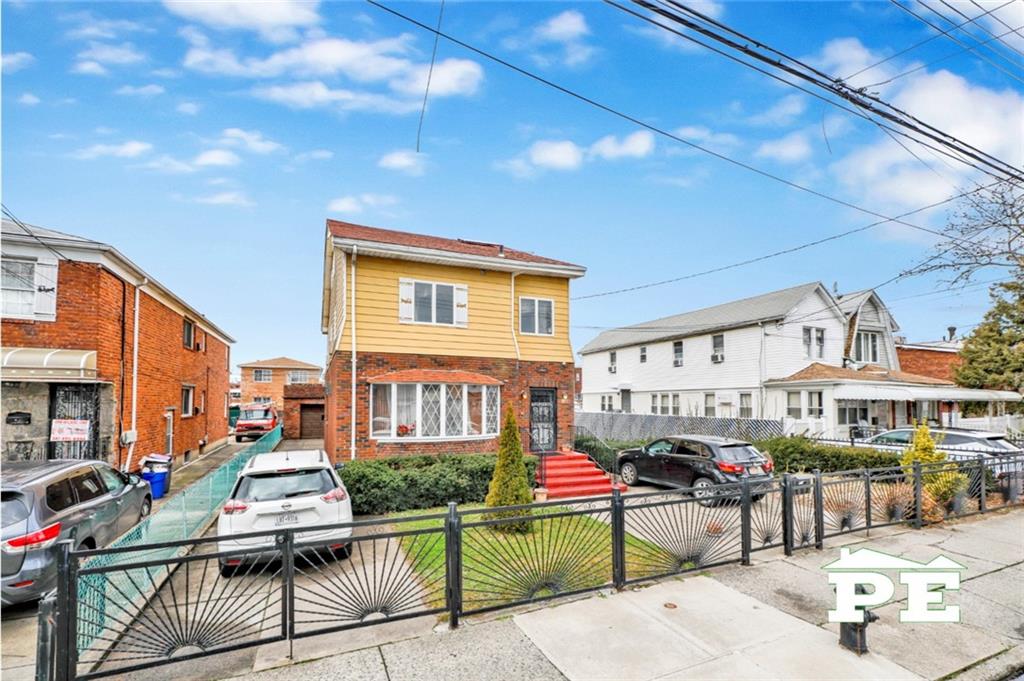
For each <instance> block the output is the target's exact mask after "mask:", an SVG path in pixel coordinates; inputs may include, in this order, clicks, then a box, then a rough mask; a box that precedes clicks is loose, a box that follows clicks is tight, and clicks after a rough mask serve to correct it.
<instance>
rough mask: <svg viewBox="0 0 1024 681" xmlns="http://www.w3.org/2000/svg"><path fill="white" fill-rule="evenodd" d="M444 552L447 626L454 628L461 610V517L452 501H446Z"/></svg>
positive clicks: (456, 625) (457, 623) (457, 624)
mask: <svg viewBox="0 0 1024 681" xmlns="http://www.w3.org/2000/svg"><path fill="white" fill-rule="evenodd" d="M444 554H445V571H444V579H445V592H446V596H447V599H448V627H449V628H450V629H455V628H456V627H458V626H459V613H460V612H462V518H460V517H459V509H458V505H457V504H456V503H455V502H454V501H451V502H449V503H448V517H447V518H445V521H444Z"/></svg>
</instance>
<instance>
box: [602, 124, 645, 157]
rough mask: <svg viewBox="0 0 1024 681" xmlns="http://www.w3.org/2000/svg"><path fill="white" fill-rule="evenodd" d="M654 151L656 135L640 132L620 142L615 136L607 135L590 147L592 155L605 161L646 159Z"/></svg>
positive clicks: (627, 136)
mask: <svg viewBox="0 0 1024 681" xmlns="http://www.w3.org/2000/svg"><path fill="white" fill-rule="evenodd" d="M652 151H654V134H653V133H652V132H650V131H648V130H638V131H636V132H634V133H632V134H630V135H626V136H625V137H623V138H622V141H619V138H617V137H616V136H615V135H606V136H605V137H602V138H601V139H599V140H597V141H596V142H594V143H593V144H592V145H590V155H591V156H596V157H599V158H603V159H605V160H615V159H618V158H644V157H645V156H648V155H650V153H651V152H652Z"/></svg>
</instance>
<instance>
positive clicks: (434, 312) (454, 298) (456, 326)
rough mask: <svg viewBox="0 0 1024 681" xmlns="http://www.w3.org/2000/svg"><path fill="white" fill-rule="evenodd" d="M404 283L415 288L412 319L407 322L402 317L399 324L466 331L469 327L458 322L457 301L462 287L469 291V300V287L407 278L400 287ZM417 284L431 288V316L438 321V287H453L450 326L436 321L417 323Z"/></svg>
mask: <svg viewBox="0 0 1024 681" xmlns="http://www.w3.org/2000/svg"><path fill="white" fill-rule="evenodd" d="M403 281H405V282H411V283H412V286H413V295H412V319H405V320H403V319H402V318H401V317H399V319H398V322H399V323H400V324H416V325H419V326H441V327H444V328H446V329H465V328H468V327H469V323H468V322H467V323H466V324H459V323H458V321H457V320H458V318H459V315H458V311H457V308H458V306H459V303H458V300H457V298H458V289H459V287H460V286H461V287H464V288H465V289H466V291H467V298H468V295H469V294H468V291H469V287H468V286H467V285H466V284H455V283H452V282H450V281H429V280H426V279H405V278H403V279H401V280H399V285H401V282H403ZM416 284H429V285H430V287H431V288H430V308H431V309H430V315H431V317H433V318H434V319H437V287H438V286H439V285H440V286H451V287H452V321H451V323H450V324H449V323H447V322H435V321H431V322H418V321H416ZM467 319H468V315H467Z"/></svg>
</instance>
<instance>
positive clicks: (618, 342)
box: [579, 281, 829, 355]
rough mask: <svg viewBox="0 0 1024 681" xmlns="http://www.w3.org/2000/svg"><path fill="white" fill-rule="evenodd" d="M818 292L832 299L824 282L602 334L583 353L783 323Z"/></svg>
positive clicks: (583, 349)
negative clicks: (808, 297) (807, 297)
mask: <svg viewBox="0 0 1024 681" xmlns="http://www.w3.org/2000/svg"><path fill="white" fill-rule="evenodd" d="M818 288H820V289H821V290H822V291H824V292H825V295H829V294H828V291H827V290H826V289H825V287H824V286H822V285H821V282H817V281H814V282H810V283H807V284H801V285H799V286H793V287H791V288H785V289H782V290H781V291H772V292H771V293H764V294H761V295H759V296H753V297H752V298H743V299H742V300H734V301H732V302H729V303H723V304H721V305H715V306H713V307H706V308H704V309H701V310H694V311H693V312H684V313H682V314H676V315H671V316H669V317H662V318H661V319H655V320H652V321H649V322H643V323H641V324H633V325H631V326H623V327H619V328H617V329H610V330H608V331H603V332H601V333H600V334H599V335H598V336H597V337H596V338H594V339H593V340H592V341H590V342H589V343H587V344H586V345H584V346H583V348H582V349H580V351H579V352H580V354H583V355H585V354H588V353H591V352H600V351H602V350H614V349H615V348H622V347H628V346H630V345H640V344H642V343H653V342H656V341H662V340H668V339H671V338H683V337H685V336H696V335H699V334H704V333H709V332H711V331H717V330H720V329H729V328H736V327H740V326H747V325H748V324H756V323H757V322H763V321H770V320H773V319H781V318H782V317H784V316H785V315H786V313H787V312H789V311H790V310H792V309H793V308H794V307H795V306H796V305H797V304H798V303H799V302H800V301H801V300H803V299H804V297H806V296H807V295H809V294H810V293H812V292H813V291H815V290H816V289H818Z"/></svg>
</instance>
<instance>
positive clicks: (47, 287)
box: [35, 262, 57, 320]
mask: <svg viewBox="0 0 1024 681" xmlns="http://www.w3.org/2000/svg"><path fill="white" fill-rule="evenodd" d="M35 270H36V276H35V286H36V295H35V314H36V316H37V317H42V318H44V319H49V320H54V319H56V318H57V263H56V262H37V263H36V267H35Z"/></svg>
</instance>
